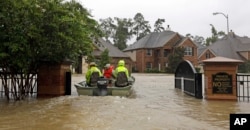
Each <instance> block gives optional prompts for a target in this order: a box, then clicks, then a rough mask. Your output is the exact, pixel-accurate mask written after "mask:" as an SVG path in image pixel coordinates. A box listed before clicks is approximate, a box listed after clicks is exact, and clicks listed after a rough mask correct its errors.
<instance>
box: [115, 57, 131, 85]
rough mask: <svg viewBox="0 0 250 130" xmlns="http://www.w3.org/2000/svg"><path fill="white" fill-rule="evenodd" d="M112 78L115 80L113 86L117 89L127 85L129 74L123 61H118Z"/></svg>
mask: <svg viewBox="0 0 250 130" xmlns="http://www.w3.org/2000/svg"><path fill="white" fill-rule="evenodd" d="M114 77H115V79H116V81H115V86H117V87H125V86H127V85H128V79H129V72H128V69H127V68H126V67H125V61H124V60H119V62H118V66H117V67H116V69H115V72H114Z"/></svg>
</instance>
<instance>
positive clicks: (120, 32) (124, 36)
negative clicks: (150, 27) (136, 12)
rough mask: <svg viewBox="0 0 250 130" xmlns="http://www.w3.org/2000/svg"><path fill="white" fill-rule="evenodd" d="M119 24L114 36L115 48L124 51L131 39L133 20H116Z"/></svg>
mask: <svg viewBox="0 0 250 130" xmlns="http://www.w3.org/2000/svg"><path fill="white" fill-rule="evenodd" d="M115 20H116V22H117V26H116V31H115V34H114V36H113V41H114V46H116V47H118V49H120V50H123V49H125V48H126V47H127V41H128V40H129V39H130V38H131V31H130V30H131V29H130V28H131V26H132V22H131V19H125V18H123V19H121V18H117V17H116V18H115Z"/></svg>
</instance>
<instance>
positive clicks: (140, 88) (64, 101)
mask: <svg viewBox="0 0 250 130" xmlns="http://www.w3.org/2000/svg"><path fill="white" fill-rule="evenodd" d="M133 76H134V77H135V78H136V81H135V84H134V94H133V95H131V97H128V98H124V97H118V96H105V97H93V96H78V95H77V93H76V90H75V88H74V86H73V84H74V83H77V82H79V81H81V80H83V79H84V76H83V75H82V76H79V75H78V76H76V75H74V76H72V95H70V96H61V97H56V98H50V99H39V100H38V99H31V100H29V101H20V102H10V103H8V102H6V101H5V100H0V129H1V130H20V129H25V130H44V129H47V130H191V129H192V130H228V129H229V114H230V113H250V109H249V108H250V103H248V102H235V101H207V100H205V99H195V98H194V97H190V96H188V95H186V94H184V93H182V92H181V90H178V89H175V88H174V75H167V74H133Z"/></svg>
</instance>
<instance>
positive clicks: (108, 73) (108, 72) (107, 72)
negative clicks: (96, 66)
mask: <svg viewBox="0 0 250 130" xmlns="http://www.w3.org/2000/svg"><path fill="white" fill-rule="evenodd" d="M113 72H114V67H113V66H112V65H110V64H106V65H105V66H104V70H103V76H104V78H107V79H108V80H109V84H112V79H113V77H114V76H113Z"/></svg>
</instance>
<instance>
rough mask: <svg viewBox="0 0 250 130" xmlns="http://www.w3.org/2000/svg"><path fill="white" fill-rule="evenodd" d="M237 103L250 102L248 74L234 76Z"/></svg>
mask: <svg viewBox="0 0 250 130" xmlns="http://www.w3.org/2000/svg"><path fill="white" fill-rule="evenodd" d="M236 78H237V79H236V80H237V81H236V82H237V89H236V90H237V98H238V101H248V102H249V101H250V74H245V73H238V74H236Z"/></svg>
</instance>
